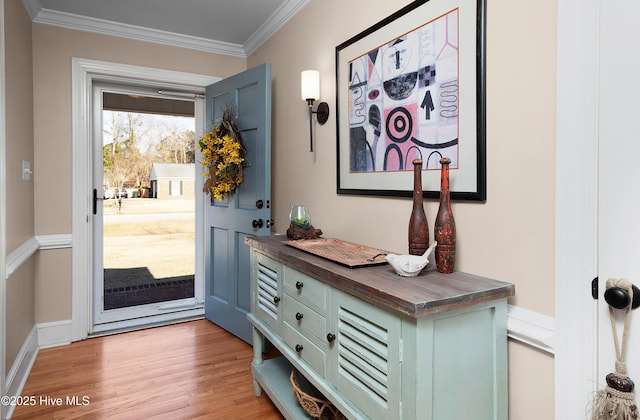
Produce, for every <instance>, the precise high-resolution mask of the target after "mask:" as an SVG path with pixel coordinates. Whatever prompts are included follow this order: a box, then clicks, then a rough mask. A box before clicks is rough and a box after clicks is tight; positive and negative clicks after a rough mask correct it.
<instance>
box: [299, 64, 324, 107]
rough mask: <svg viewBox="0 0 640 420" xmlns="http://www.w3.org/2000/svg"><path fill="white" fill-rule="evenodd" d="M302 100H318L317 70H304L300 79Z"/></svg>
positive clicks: (318, 80) (318, 82)
mask: <svg viewBox="0 0 640 420" xmlns="http://www.w3.org/2000/svg"><path fill="white" fill-rule="evenodd" d="M300 87H301V91H302V100H303V101H306V100H307V99H313V100H314V101H315V100H318V99H320V72H318V71H317V70H305V71H303V72H302V74H301V77H300Z"/></svg>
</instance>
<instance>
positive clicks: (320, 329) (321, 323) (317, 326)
mask: <svg viewBox="0 0 640 420" xmlns="http://www.w3.org/2000/svg"><path fill="white" fill-rule="evenodd" d="M282 319H283V320H284V321H285V322H286V323H287V324H289V325H290V326H291V327H293V328H295V329H296V330H297V331H298V332H300V333H301V334H302V335H304V336H305V337H307V338H309V339H311V340H312V341H314V342H315V343H316V344H317V345H318V346H320V347H322V348H326V343H327V320H326V318H325V317H324V316H323V315H321V314H319V313H317V312H316V311H314V310H313V309H311V308H309V307H308V306H306V305H303V304H302V303H300V302H298V301H297V300H296V299H295V298H293V297H291V296H290V295H289V294H285V296H284V311H283V315H282Z"/></svg>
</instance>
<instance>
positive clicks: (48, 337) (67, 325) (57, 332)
mask: <svg viewBox="0 0 640 420" xmlns="http://www.w3.org/2000/svg"><path fill="white" fill-rule="evenodd" d="M36 328H37V329H38V345H39V346H40V348H41V349H44V348H47V347H56V346H62V345H65V344H69V343H71V320H70V319H68V320H64V321H55V322H46V323H42V324H37V325H36Z"/></svg>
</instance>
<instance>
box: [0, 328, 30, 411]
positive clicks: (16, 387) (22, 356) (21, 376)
mask: <svg viewBox="0 0 640 420" xmlns="http://www.w3.org/2000/svg"><path fill="white" fill-rule="evenodd" d="M37 355H38V333H37V329H36V327H35V326H34V327H33V328H32V329H31V332H29V335H28V336H27V338H26V340H25V341H24V344H22V347H21V348H20V352H19V353H18V356H17V357H16V360H15V361H14V362H13V365H12V366H11V369H10V370H9V373H8V374H7V378H6V384H7V396H10V397H17V396H19V395H20V393H22V388H24V384H25V383H26V382H27V378H28V377H29V373H30V372H31V368H32V367H33V363H34V362H35V361H36V356H37ZM14 408H15V406H9V408H8V411H7V416H6V418H8V419H10V418H11V416H12V414H13V410H14Z"/></svg>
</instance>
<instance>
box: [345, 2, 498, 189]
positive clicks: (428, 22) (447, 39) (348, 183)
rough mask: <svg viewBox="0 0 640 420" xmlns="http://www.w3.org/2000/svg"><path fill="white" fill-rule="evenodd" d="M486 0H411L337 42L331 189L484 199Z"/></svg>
mask: <svg viewBox="0 0 640 420" xmlns="http://www.w3.org/2000/svg"><path fill="white" fill-rule="evenodd" d="M485 1H486V0H419V1H414V2H412V3H411V4H409V5H408V6H406V7H405V8H403V9H401V10H399V11H398V12H396V13H394V14H393V15H391V16H389V17H388V18H386V19H384V20H383V21H381V22H379V23H377V24H376V25H374V26H372V27H370V28H368V29H366V30H365V31H363V32H361V33H360V34H358V35H356V36H354V37H353V38H351V39H349V40H348V41H346V42H344V43H342V44H340V45H338V46H337V47H336V83H337V85H336V92H337V94H336V96H337V99H336V100H337V143H338V144H337V147H338V155H337V156H338V158H337V166H338V186H337V192H338V194H364V195H382V196H411V195H412V191H413V163H412V162H413V160H414V159H421V160H422V162H423V164H422V167H423V182H422V185H423V196H424V197H427V198H437V197H438V196H439V192H440V162H439V161H440V158H441V157H448V158H450V159H451V164H450V189H451V198H452V199H458V200H478V201H484V200H486V134H485V133H486V127H485V124H486V123H485V120H486V118H485V19H486V18H485Z"/></svg>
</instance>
